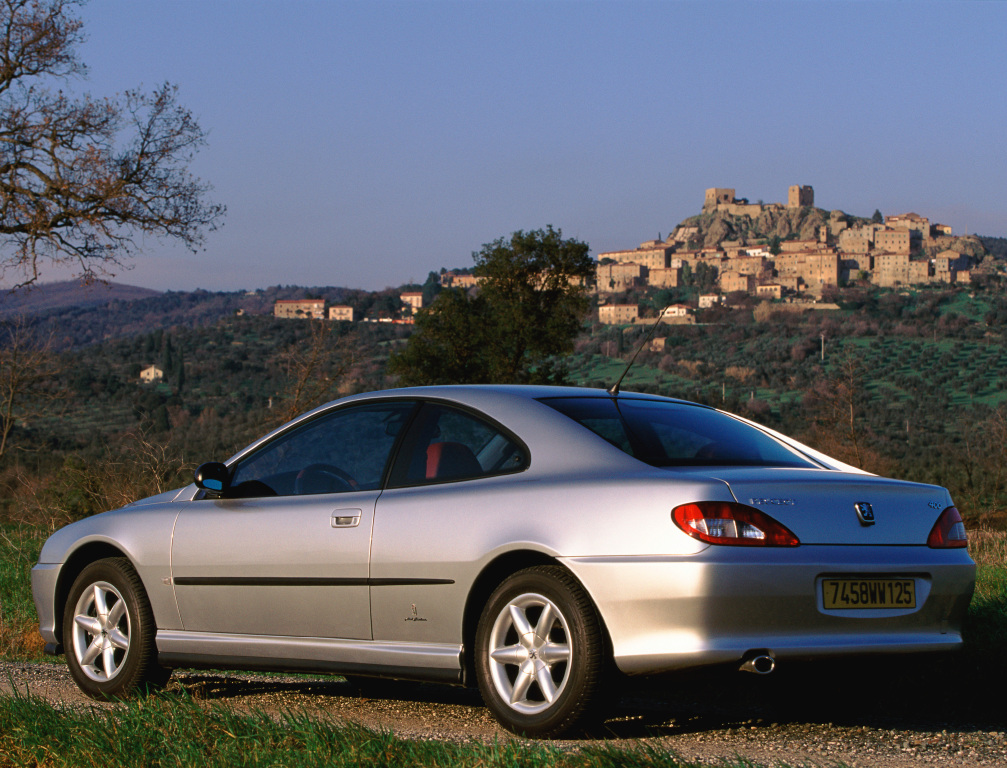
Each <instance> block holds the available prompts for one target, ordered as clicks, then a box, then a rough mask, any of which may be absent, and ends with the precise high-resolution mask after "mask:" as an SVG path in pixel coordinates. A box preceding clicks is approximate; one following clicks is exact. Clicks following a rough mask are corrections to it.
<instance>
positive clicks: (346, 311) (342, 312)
mask: <svg viewBox="0 0 1007 768" xmlns="http://www.w3.org/2000/svg"><path fill="white" fill-rule="evenodd" d="M329 320H340V321H343V322H348V323H352V322H353V307H348V306H346V305H343V304H340V305H338V306H335V307H329Z"/></svg>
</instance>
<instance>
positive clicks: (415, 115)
mask: <svg viewBox="0 0 1007 768" xmlns="http://www.w3.org/2000/svg"><path fill="white" fill-rule="evenodd" d="M81 18H82V19H83V20H84V22H85V32H86V34H87V36H88V41H87V43H86V44H85V45H84V46H83V48H82V49H81V52H80V53H81V57H82V59H83V60H84V61H85V63H87V64H88V66H89V68H90V73H89V77H88V79H87V80H86V81H84V82H81V83H75V84H73V86H72V87H73V89H76V90H88V91H90V92H91V93H93V94H95V95H105V94H109V93H113V92H119V91H122V90H125V89H127V88H133V87H136V86H139V85H143V86H144V87H145V88H146V89H148V90H150V89H153V88H154V87H155V86H156V85H158V84H159V83H161V82H164V81H170V82H173V83H176V84H177V85H178V86H179V88H180V101H181V103H183V104H184V105H186V106H187V107H189V108H190V109H191V110H192V111H193V112H194V113H195V114H196V115H197V117H198V119H199V120H200V123H201V125H202V126H203V127H204V128H205V129H206V130H207V131H208V133H209V144H208V146H207V147H205V148H204V149H203V150H202V151H201V152H200V154H199V156H198V158H197V161H196V163H195V165H194V170H195V172H196V173H197V174H198V175H199V176H200V177H202V178H203V179H205V180H207V181H209V182H210V183H212V184H213V185H214V187H215V191H214V193H213V197H214V199H215V200H218V201H220V202H223V203H224V204H226V205H227V206H228V214H227V217H226V220H225V225H224V227H223V228H222V229H220V230H219V231H218V232H216V233H213V234H211V235H210V237H209V239H208V242H207V248H206V250H205V251H204V252H201V253H199V254H198V255H192V254H190V253H188V252H187V251H185V250H184V249H181V248H177V247H174V246H172V245H170V244H165V243H160V242H156V241H153V242H149V243H148V244H147V248H146V251H145V253H144V254H143V255H141V256H139V257H137V259H136V260H135V262H134V267H133V269H131V270H127V271H121V272H119V273H118V274H117V275H116V277H115V279H116V280H117V281H119V282H125V283H131V284H134V285H143V286H147V287H152V288H161V289H174V290H191V289H195V288H206V289H209V290H232V289H243V288H259V287H265V286H269V285H277V284H283V285H287V284H298V285H345V286H348V287H356V288H367V289H377V288H383V287H385V286H394V285H399V284H401V283H404V282H406V281H409V280H411V279H412V280H416V281H420V282H422V281H423V280H424V279H425V277H426V275H427V273H428V272H430V271H431V270H435V271H436V270H439V269H440V268H441V267H453V266H469V265H471V263H472V259H471V253H472V252H473V251H475V250H478V249H479V248H480V247H481V246H482V244H483V243H486V242H489V241H491V240H493V239H495V238H497V237H500V236H503V235H507V234H509V233H510V232H513V231H515V230H518V229H537V228H540V227H544V226H546V225H548V224H551V225H553V226H554V227H558V228H560V229H562V230H563V233H564V235H566V236H570V237H576V238H578V239H580V240H583V241H586V242H587V243H589V244H590V246H591V250H592V253H594V254H597V253H599V252H603V251H607V250H615V249H624V248H631V247H635V246H636V245H637V244H638V243H639V242H641V241H643V240H648V239H652V238H654V237H657V236H658V234H661V235H667V234H668V233H669V231H670V230H671V229H672V228H673V227H674V226H675V225H676V224H677V223H678V222H679V221H681V220H682V219H683V218H685V217H687V216H691V215H694V214H695V213H698V211H699V208H700V206H701V204H702V199H703V192H704V190H705V189H706V188H707V187H714V186H718V187H734V188H736V189H737V194H738V195H739V196H744V197H748V198H749V199H751V200H753V201H755V200H759V199H762V200H764V201H766V202H771V201H785V200H786V193H787V187H788V186H789V185H791V184H810V185H812V186H813V187H814V188H815V202H816V204H817V205H818V206H820V207H823V208H828V209H832V208H842V209H843V210H846V211H847V212H849V213H853V214H857V215H863V216H869V215H871V214H872V213H873V212H874V210H875V209H876V208H879V209H880V210H881V211H882V212H883V213H885V214H893V213H905V212H908V211H915V212H917V213H920V214H922V215H925V216H929V217H930V218H931V220H936V221H940V222H943V223H947V224H951V225H952V226H953V227H954V229H955V231H956V233H961V232H965V231H967V232H978V233H980V234H989V235H1000V236H1004V235H1007V204H1005V200H1007V194H1005V193H1007V190H1005V188H1004V187H1005V180H1007V147H1005V141H1004V139H1005V134H1007V132H1005V125H1007V119H1005V118H1007V114H1005V113H1007V98H1005V97H1004V94H1005V93H1007V66H1005V64H1007V62H1005V58H1007V54H1005V45H1004V42H1003V41H1004V37H1005V33H1007V4H1005V3H993V2H984V3H957V2H941V3H925V2H913V3H908V2H885V3H873V2H793V3H783V2H758V3H755V2H753V3H733V2H711V3H684V2H681V3H680V2H636V1H634V0H622V1H620V2H590V1H588V2H573V1H572V0H568V1H567V2H477V1H474V0H466V1H465V2H423V1H421V0H412V1H410V2H381V1H379V0H369V1H367V2H337V1H336V0H331V1H328V2H322V1H321V0H286V1H285V2H279V0H277V1H276V2H272V1H270V2H267V1H266V0H240V2H239V1H238V0H233V1H231V2H225V1H224V0H196V1H190V0H171V1H170V2H137V0H92V1H91V3H90V4H88V5H86V6H85V7H84V8H83V10H82V11H81ZM52 277H53V278H56V277H58V275H56V274H53V275H52Z"/></svg>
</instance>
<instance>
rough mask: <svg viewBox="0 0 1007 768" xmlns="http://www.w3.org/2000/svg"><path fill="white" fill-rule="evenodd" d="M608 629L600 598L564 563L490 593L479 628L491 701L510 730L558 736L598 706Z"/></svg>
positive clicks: (481, 679) (481, 664) (485, 692)
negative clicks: (599, 609)
mask: <svg viewBox="0 0 1007 768" xmlns="http://www.w3.org/2000/svg"><path fill="white" fill-rule="evenodd" d="M603 638H604V636H603V633H602V629H601V620H600V619H599V617H598V613H597V611H596V610H595V607H594V604H593V603H592V602H591V599H590V598H589V597H588V595H587V593H586V592H585V591H584V589H583V588H582V587H581V586H580V584H579V583H578V582H577V580H576V579H575V578H574V577H573V576H572V575H571V574H570V573H569V572H568V571H567V570H566V569H564V568H561V567H559V566H535V567H533V568H527V569H525V570H523V571H518V572H517V573H515V574H514V575H512V576H510V577H509V578H508V579H506V580H505V581H504V582H503V583H502V584H501V585H500V586H499V587H498V588H497V589H496V591H495V592H494V593H493V594H492V595H491V596H490V599H489V601H488V602H487V604H486V608H485V609H484V610H483V613H482V616H481V617H480V620H479V625H478V627H477V629H476V642H475V667H476V679H477V681H478V683H479V691H480V693H481V694H482V697H483V701H485V702H486V706H487V707H489V709H490V711H491V712H492V713H493V716H494V717H496V719H497V720H498V721H499V722H500V724H501V725H502V726H503V727H504V728H506V729H507V730H509V731H513V732H514V733H518V734H521V735H524V736H529V737H533V738H556V737H559V736H563V735H567V734H570V733H571V732H573V731H576V730H579V729H581V728H582V727H583V726H584V725H585V724H586V723H587V722H588V721H589V720H590V719H592V718H593V717H594V715H595V714H596V712H597V704H598V692H599V691H598V689H599V688H600V686H601V681H602V671H603V668H604V639H603Z"/></svg>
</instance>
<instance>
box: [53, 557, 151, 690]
mask: <svg viewBox="0 0 1007 768" xmlns="http://www.w3.org/2000/svg"><path fill="white" fill-rule="evenodd" d="M63 647H64V648H65V650H66V662H67V667H69V669H70V674H71V675H72V676H73V678H74V680H75V681H76V682H77V685H78V686H80V689H81V690H82V691H84V693H86V694H87V695H88V696H91V697H93V698H96V699H114V698H124V697H127V696H129V695H131V694H132V693H134V692H136V691H137V689H139V688H140V687H142V686H152V687H160V686H161V685H163V684H164V683H165V682H167V679H168V676H169V675H170V674H171V673H170V671H169V670H165V669H162V668H161V667H159V666H158V665H157V662H156V659H155V656H156V650H155V647H154V614H153V612H152V611H151V609H150V602H149V601H148V600H147V594H146V592H144V589H143V583H142V582H141V581H140V577H139V576H137V574H136V571H134V570H133V568H132V566H131V565H130V563H129V561H128V560H126V559H125V558H121V557H116V558H108V559H105V560H98V561H97V562H94V563H91V564H90V565H89V566H87V567H86V568H85V569H84V570H83V571H81V573H80V575H79V576H78V577H77V579H76V581H74V583H73V587H71V589H70V595H69V597H68V599H67V602H66V607H65V609H64V612H63Z"/></svg>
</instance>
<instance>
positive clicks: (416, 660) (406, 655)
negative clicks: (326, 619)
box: [156, 630, 462, 684]
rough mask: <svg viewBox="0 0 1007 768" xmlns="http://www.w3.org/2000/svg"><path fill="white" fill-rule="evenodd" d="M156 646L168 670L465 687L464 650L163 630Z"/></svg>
mask: <svg viewBox="0 0 1007 768" xmlns="http://www.w3.org/2000/svg"><path fill="white" fill-rule="evenodd" d="M156 642H157V651H158V654H157V659H158V663H159V664H161V665H163V666H166V667H210V668H217V669H220V668H237V669H257V670H270V671H277V672H288V671H289V672H321V673H335V674H338V673H348V674H371V675H380V676H384V677H396V678H401V679H407V680H420V681H429V682H437V683H454V684H460V683H461V682H462V664H461V653H462V648H461V646H460V645H448V644H435V643H383V642H376V641H373V640H336V639H331V638H321V637H272V636H258V635H224V634H213V633H209V632H185V631H181V630H159V631H158V633H157V638H156Z"/></svg>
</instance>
